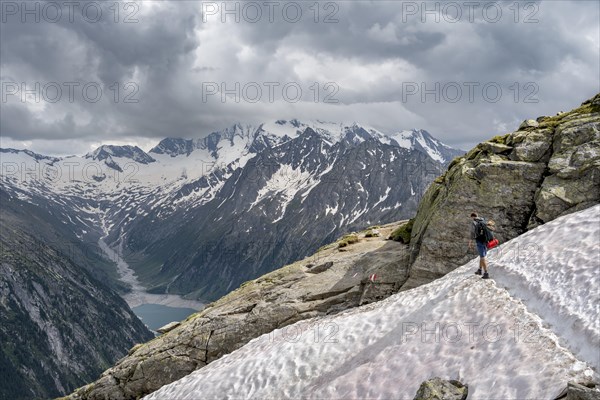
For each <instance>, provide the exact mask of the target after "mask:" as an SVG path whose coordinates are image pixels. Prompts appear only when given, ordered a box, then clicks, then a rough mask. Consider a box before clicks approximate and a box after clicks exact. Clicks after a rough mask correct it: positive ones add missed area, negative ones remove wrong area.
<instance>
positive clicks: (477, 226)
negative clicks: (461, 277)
mask: <svg viewBox="0 0 600 400" xmlns="http://www.w3.org/2000/svg"><path fill="white" fill-rule="evenodd" d="M471 219H472V220H473V223H472V224H471V240H469V250H471V251H472V250H473V247H474V246H473V244H474V243H473V242H475V244H476V245H477V252H478V253H479V268H478V269H477V271H475V274H477V275H481V274H482V272H483V275H482V276H481V277H482V278H483V279H489V278H490V276H489V275H488V268H487V267H488V265H487V260H486V259H485V257H486V256H487V251H488V247H487V243H488V240H487V238H486V235H485V229H484V228H483V227H485V226H486V223H485V220H484V219H483V218H479V216H478V215H477V213H471Z"/></svg>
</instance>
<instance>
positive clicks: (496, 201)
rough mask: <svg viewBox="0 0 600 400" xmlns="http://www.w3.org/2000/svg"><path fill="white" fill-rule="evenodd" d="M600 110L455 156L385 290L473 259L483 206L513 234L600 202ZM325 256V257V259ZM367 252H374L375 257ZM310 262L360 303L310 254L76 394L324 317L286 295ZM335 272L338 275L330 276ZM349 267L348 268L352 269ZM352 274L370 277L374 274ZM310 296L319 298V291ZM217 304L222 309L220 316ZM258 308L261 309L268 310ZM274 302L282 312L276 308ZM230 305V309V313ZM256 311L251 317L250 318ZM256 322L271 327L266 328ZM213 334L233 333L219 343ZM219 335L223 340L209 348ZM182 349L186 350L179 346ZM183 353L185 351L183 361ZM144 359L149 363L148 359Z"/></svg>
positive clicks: (530, 125)
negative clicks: (474, 219)
mask: <svg viewBox="0 0 600 400" xmlns="http://www.w3.org/2000/svg"><path fill="white" fill-rule="evenodd" d="M599 111H600V95H598V96H596V97H594V99H592V100H590V101H587V102H586V103H584V104H583V105H582V107H580V108H578V109H576V110H573V111H571V112H569V113H563V114H560V115H558V116H555V117H542V118H539V121H527V122H526V123H524V124H523V125H522V126H521V127H520V128H519V130H517V131H516V132H513V133H511V134H508V135H505V136H501V137H496V138H493V139H492V140H490V141H487V142H484V143H482V144H480V145H478V146H477V147H476V148H475V149H473V150H472V151H471V152H469V153H468V154H467V155H466V156H465V157H462V158H458V159H456V160H455V161H453V162H452V163H451V164H450V166H449V168H448V171H447V172H446V173H445V174H444V175H442V176H440V177H439V178H438V179H436V181H435V183H434V184H432V185H431V187H430V188H429V189H428V191H427V193H426V196H425V197H424V199H423V201H422V202H421V204H420V206H419V210H418V213H417V215H416V217H415V218H414V219H413V220H411V221H410V222H409V223H404V224H402V225H401V226H400V227H399V231H401V232H402V234H401V235H400V234H394V235H393V236H400V237H401V236H404V237H406V238H407V240H406V241H407V242H408V241H410V244H406V245H405V244H397V243H395V242H388V244H386V245H384V246H387V248H388V249H389V250H390V251H392V252H393V253H394V254H395V255H391V254H389V255H386V257H387V258H388V259H389V260H390V261H392V263H391V264H387V263H386V262H385V261H382V260H381V259H378V260H376V261H375V262H371V263H370V266H371V267H373V269H376V268H377V267H381V268H382V269H381V270H380V271H378V277H379V278H378V279H380V282H385V284H384V285H382V286H380V287H381V288H386V289H385V290H383V291H382V292H381V293H380V296H381V297H384V296H387V295H389V294H391V293H393V292H394V291H396V290H399V289H405V290H406V289H408V288H410V287H415V286H418V285H421V284H423V283H426V282H429V281H431V280H433V279H435V278H437V277H440V276H443V275H444V274H446V273H448V272H449V271H451V270H452V269H454V268H457V267H458V266H460V265H462V264H461V263H463V264H464V263H465V262H467V261H468V260H470V259H472V258H473V257H474V256H475V255H474V254H473V253H470V254H469V253H468V252H467V240H468V235H469V223H470V219H469V217H468V216H469V214H470V213H471V212H472V211H473V210H476V211H478V212H479V213H480V214H481V215H483V216H485V217H487V218H493V219H495V221H496V224H497V236H498V237H499V238H500V239H501V241H502V242H505V241H507V240H509V239H512V238H514V237H516V236H518V235H519V234H521V233H523V232H525V231H527V229H529V228H532V227H534V226H536V225H539V224H541V223H545V222H549V221H550V220H552V219H553V218H556V217H558V216H559V215H562V214H567V213H569V212H573V211H576V210H578V209H582V208H585V207H588V206H590V205H592V204H595V203H598V202H599V201H600V199H599V195H600V194H599V193H598V191H597V190H594V188H597V187H598V167H599V159H600V158H599V156H600V151H599V149H600V141H599V125H600V112H599ZM536 125H537V126H536ZM411 227H412V228H411ZM386 234H387V233H386ZM351 246H352V245H351ZM351 246H350V248H351ZM342 249H343V248H342ZM337 251H338V252H339V250H337ZM334 253H335V251H334ZM375 253H376V251H375ZM319 254H320V253H317V255H316V256H315V257H320V256H319ZM342 254H344V253H343V252H342ZM364 256H365V257H366V259H368V255H364ZM307 264H315V265H317V266H318V267H319V270H325V271H326V273H322V274H318V275H317V276H319V279H315V281H316V282H320V283H321V284H324V285H325V287H328V288H334V289H335V288H339V289H340V290H341V291H339V292H338V291H336V290H332V291H329V292H327V293H329V294H328V295H323V294H319V295H318V296H320V298H321V299H322V300H325V301H326V302H327V301H329V302H332V303H333V307H331V308H327V310H328V311H329V312H333V311H335V310H337V309H338V308H336V307H335V305H336V304H338V302H341V303H342V304H344V306H343V307H341V308H345V307H350V306H356V305H358V304H359V303H360V301H359V302H358V303H357V302H356V301H355V300H354V301H350V302H348V300H347V299H352V298H356V297H357V294H356V289H350V290H347V291H345V290H346V289H348V286H345V285H342V286H341V287H337V286H336V285H337V282H338V281H342V282H344V281H345V280H344V279H340V278H339V276H337V275H335V273H334V271H336V268H335V266H336V263H335V262H334V263H333V265H330V264H328V263H326V262H316V263H313V262H309V261H304V262H301V263H299V264H295V265H296V267H286V268H283V269H281V270H278V271H275V272H273V273H271V274H269V275H266V276H265V277H264V278H260V279H257V280H255V281H253V282H252V283H249V284H247V285H246V286H243V287H241V288H240V289H238V290H237V291H234V292H232V293H231V294H230V295H229V296H227V297H225V298H223V299H221V300H219V301H217V302H216V303H214V304H215V305H217V308H216V309H213V308H212V307H215V305H211V306H210V307H208V308H207V309H206V310H204V311H203V312H202V313H200V314H197V315H196V316H194V317H191V318H189V319H188V321H186V322H184V323H182V324H181V326H180V327H178V328H177V329H175V330H173V331H172V332H169V333H167V334H166V335H165V336H163V337H161V338H158V339H155V340H154V341H152V342H150V343H148V344H145V345H142V346H140V347H137V348H135V349H132V352H131V354H130V356H128V357H126V358H125V359H123V360H121V361H120V362H119V364H118V365H117V366H115V367H114V368H112V369H110V370H108V371H106V372H105V373H104V374H103V376H102V377H101V379H100V380H99V381H97V382H95V383H93V384H91V385H89V386H86V387H85V388H83V389H82V390H80V391H78V392H77V393H76V394H75V395H73V396H72V398H89V399H101V398H104V397H103V396H107V397H108V398H115V399H119V398H127V396H131V395H141V394H145V393H148V392H149V391H152V390H155V389H156V387H157V386H158V385H160V384H162V383H165V382H167V381H171V380H173V379H177V378H178V377H181V376H183V375H184V374H187V373H188V372H189V371H190V370H192V369H195V368H199V367H202V366H203V365H205V363H207V362H210V361H212V360H213V358H211V356H209V355H208V354H211V355H212V357H215V358H216V357H219V356H220V355H223V354H226V353H228V352H230V351H231V349H234V348H237V347H238V346H239V345H241V344H242V343H244V342H246V341H248V340H250V339H251V338H252V336H253V335H256V334H258V333H259V332H261V330H262V332H263V333H265V332H268V331H269V330H272V329H275V328H277V327H278V325H282V326H283V325H285V322H286V320H287V322H294V321H295V320H296V319H298V318H299V316H302V317H305V316H306V317H308V316H317V315H320V313H322V312H323V309H322V308H320V306H319V305H320V303H319V302H316V303H314V304H311V303H310V301H309V302H306V301H303V302H302V304H303V306H302V308H300V310H301V312H299V310H298V309H296V308H294V307H291V306H289V305H286V304H285V301H284V300H285V299H292V300H293V299H297V298H298V296H303V295H305V294H304V293H305V292H304V289H301V288H297V287H294V284H295V283H294V282H295V281H297V278H296V277H297V276H302V277H305V276H310V275H309V272H307V271H308V268H306V265H307ZM386 265H387V266H386ZM329 271H331V272H329ZM329 274H332V275H331V277H332V280H329V279H328V278H327V277H328V276H330V275H329ZM346 275H347V274H346V272H344V277H346ZM352 276H353V278H356V277H358V278H360V279H361V280H363V279H364V277H365V272H364V270H363V272H360V273H358V274H357V275H356V276H354V275H352ZM305 279H306V278H305ZM346 282H347V281H346ZM258 283H260V284H261V288H262V287H263V286H264V287H267V288H268V287H271V285H272V284H274V283H276V286H279V285H281V287H282V288H286V289H287V290H286V291H285V292H284V297H280V296H275V297H270V296H269V295H268V294H264V293H263V292H262V291H261V290H262V289H261V290H258V289H257V286H256V285H257V284H258ZM365 283H366V282H365ZM248 285H249V286H248ZM287 285H289V287H287ZM316 287H321V285H320V284H319V285H316ZM373 287H377V285H373ZM246 290H247V291H246ZM353 290H354V291H353ZM358 292H359V293H362V292H361V291H360V290H359V291H358ZM230 296H233V297H230ZM238 296H239V297H238ZM245 296H247V298H246V297H245ZM358 297H360V296H358ZM317 298H319V297H317ZM303 299H304V300H306V299H309V300H311V299H313V298H312V297H311V296H310V295H309V296H308V297H304V298H303ZM229 301H232V304H233V306H232V307H233V308H231V309H230V308H228V307H227V303H228V302H229ZM280 305H282V306H281V307H280ZM328 307H329V306H328ZM255 308H256V312H254V311H253V310H255ZM211 310H213V311H215V310H216V313H215V314H211ZM258 310H261V314H260V316H259V315H258V314H257V311H258ZM269 310H274V311H273V313H271V314H270V313H269ZM220 312H224V313H226V314H227V315H228V317H227V319H224V318H223V316H222V315H221V314H220ZM274 314H276V315H278V317H275V316H274ZM248 315H249V316H250V320H246V318H248ZM200 316H201V317H200ZM238 318H239V319H238ZM241 321H243V322H241ZM251 321H256V322H253V323H250V322H251ZM256 325H258V326H261V328H260V329H256V327H255V326H256ZM226 332H227V333H226ZM196 333H197V334H196ZM213 335H216V337H223V335H225V337H228V338H230V339H227V340H226V341H224V342H219V341H214V340H213V339H211V338H212V337H213ZM227 335H229V336H227ZM190 338H196V339H197V340H196V341H192V340H189V339H190ZM211 341H212V346H216V347H211V348H210V349H209V347H208V345H209V344H210V343H211ZM217 343H219V346H217ZM173 348H176V349H177V351H174V352H171V353H170V350H171V349H173ZM209 350H210V351H209ZM179 354H184V356H183V357H182V358H181V359H179V358H177V357H178V355H179ZM190 355H191V356H190ZM175 358H177V359H175ZM163 360H164V362H163ZM180 361H181V363H179V364H178V362H180ZM144 363H147V364H146V365H147V367H142V365H144ZM148 368H150V369H152V370H153V371H155V373H153V374H152V376H150V377H146V376H145V375H144V371H146V370H147V369H148ZM161 377H162V378H161ZM155 382H158V384H157V383H155ZM419 382H420V381H419ZM126 391H127V392H126ZM413 393H414V392H413Z"/></svg>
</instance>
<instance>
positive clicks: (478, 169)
mask: <svg viewBox="0 0 600 400" xmlns="http://www.w3.org/2000/svg"><path fill="white" fill-rule="evenodd" d="M598 187H600V94H599V95H597V96H595V97H594V98H593V99H591V100H589V101H587V102H585V103H584V104H582V106H581V107H580V108H578V109H575V110H573V111H571V112H568V113H562V114H560V115H558V116H555V117H541V118H538V120H537V121H533V120H528V121H525V122H524V123H523V124H521V126H520V128H519V130H517V131H516V132H513V133H510V134H507V135H504V136H497V137H495V138H493V139H491V140H489V141H487V142H484V143H480V144H479V145H477V146H476V147H475V148H474V149H473V150H471V151H470V152H469V153H467V154H466V155H465V156H464V157H459V158H457V159H455V160H454V161H453V162H452V163H451V164H450V165H449V168H448V170H447V171H446V173H445V174H444V175H442V176H441V177H439V178H438V179H436V180H435V182H434V183H433V184H432V185H431V186H430V187H429V189H428V190H427V192H426V193H425V196H424V197H423V200H422V201H421V204H420V205H419V210H418V212H417V215H416V217H415V221H414V225H413V227H412V231H411V239H410V243H411V261H410V262H411V266H410V277H409V279H408V281H407V282H406V283H405V284H404V285H403V287H402V290H406V289H410V288H413V287H416V286H420V285H422V284H425V283H428V282H431V281H432V280H434V279H436V278H439V277H441V276H443V275H445V274H446V273H448V272H449V271H451V270H453V269H454V268H456V267H458V266H460V265H463V264H464V263H466V262H467V261H468V260H470V259H471V258H473V257H474V256H475V254H474V253H472V252H469V251H468V246H467V242H468V239H469V223H470V219H469V214H470V213H471V212H473V211H476V212H478V213H479V214H480V215H482V216H484V217H485V218H487V219H493V220H494V221H495V222H496V236H497V237H498V239H499V240H500V242H505V241H507V240H510V239H512V238H514V237H516V236H518V235H520V234H521V233H523V232H525V231H526V230H528V229H531V228H533V227H535V226H537V225H540V224H543V223H545V222H548V221H551V220H553V219H555V218H556V217H559V216H561V215H564V214H568V213H571V212H574V211H578V210H581V209H584V208H587V207H589V206H591V205H593V204H596V203H598V202H599V201H600V191H599V190H597V188H598ZM594 188H596V189H594Z"/></svg>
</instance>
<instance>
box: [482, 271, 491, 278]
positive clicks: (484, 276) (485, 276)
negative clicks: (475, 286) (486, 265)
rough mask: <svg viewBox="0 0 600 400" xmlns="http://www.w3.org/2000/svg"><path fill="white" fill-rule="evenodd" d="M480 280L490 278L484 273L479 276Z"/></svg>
mask: <svg viewBox="0 0 600 400" xmlns="http://www.w3.org/2000/svg"><path fill="white" fill-rule="evenodd" d="M481 279H490V276H489V275H488V273H487V272H484V273H483V275H482V276H481Z"/></svg>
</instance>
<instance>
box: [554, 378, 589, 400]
mask: <svg viewBox="0 0 600 400" xmlns="http://www.w3.org/2000/svg"><path fill="white" fill-rule="evenodd" d="M599 399H600V388H599V387H598V385H597V384H596V383H593V382H587V383H575V382H569V383H568V384H567V387H566V388H565V389H564V390H563V391H562V393H561V394H560V395H558V396H557V397H556V398H555V399H554V400H599Z"/></svg>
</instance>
